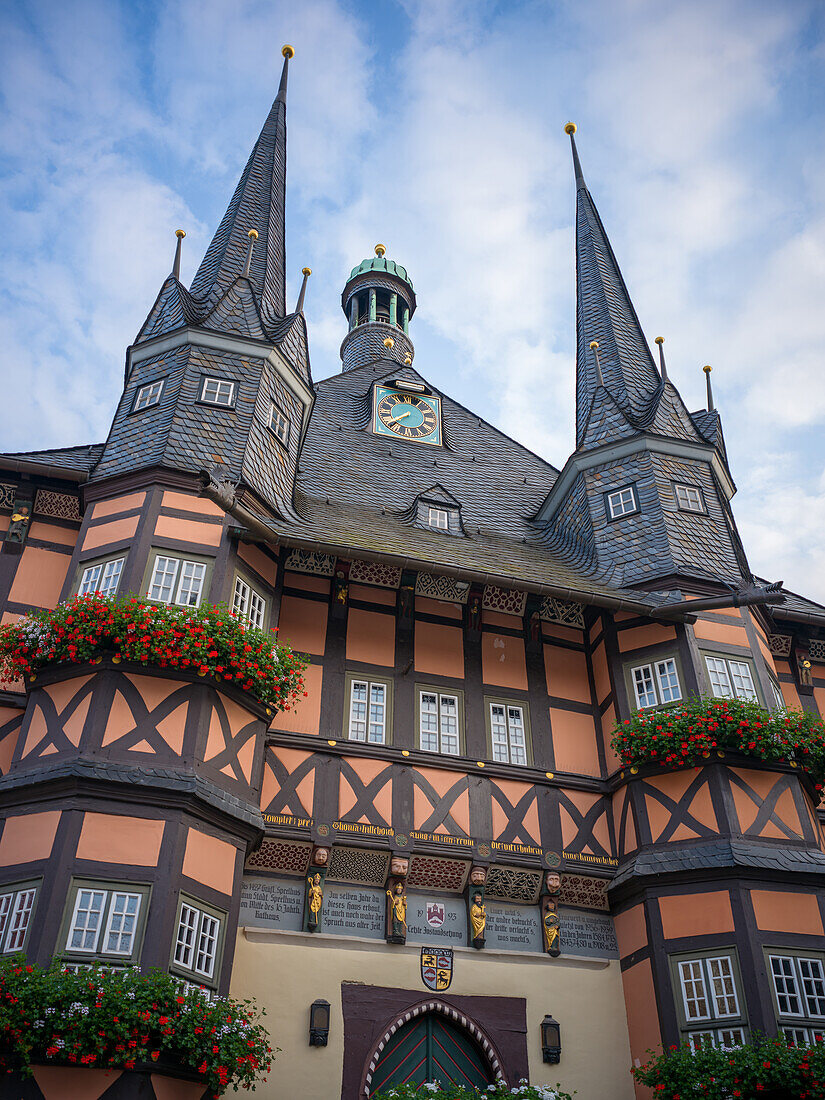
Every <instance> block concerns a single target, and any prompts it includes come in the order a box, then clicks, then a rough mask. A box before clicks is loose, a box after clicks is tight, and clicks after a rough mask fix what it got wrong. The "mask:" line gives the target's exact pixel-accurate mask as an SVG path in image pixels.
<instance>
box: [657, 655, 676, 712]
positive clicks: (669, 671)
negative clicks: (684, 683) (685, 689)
mask: <svg viewBox="0 0 825 1100" xmlns="http://www.w3.org/2000/svg"><path fill="white" fill-rule="evenodd" d="M656 676H657V678H658V680H659V697H660V698H661V700H662V702H663V703H672V702H673V701H674V700H675V699H681V698H682V690H681V688H680V687H679V673H678V672H677V671H676V662H675V661H674V659H673V658H672V657H668V659H667V660H666V661H657V662H656Z"/></svg>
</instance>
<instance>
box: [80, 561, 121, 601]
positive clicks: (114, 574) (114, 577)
mask: <svg viewBox="0 0 825 1100" xmlns="http://www.w3.org/2000/svg"><path fill="white" fill-rule="evenodd" d="M125 561H126V558H125V557H122V558H110V559H109V560H108V561H98V562H95V563H94V564H93V565H87V566H86V567H85V569H84V570H83V573H82V575H81V577H80V584H79V585H78V586H77V594H78V596H88V595H89V594H90V593H92V592H94V593H97V595H99V596H114V595H115V594H116V593H117V590H118V585H119V584H120V578H121V576H122V574H123V565H124V563H125Z"/></svg>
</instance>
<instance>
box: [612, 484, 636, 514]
mask: <svg viewBox="0 0 825 1100" xmlns="http://www.w3.org/2000/svg"><path fill="white" fill-rule="evenodd" d="M607 503H608V507H609V509H610V518H611V519H618V518H619V517H620V516H626V515H627V513H628V512H635V510H636V497H635V494H634V492H633V489H632V488H631V487H630V486H628V487H627V488H626V489H617V490H616V492H615V493H610V494H609V495H608V498H607Z"/></svg>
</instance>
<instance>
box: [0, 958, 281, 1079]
mask: <svg viewBox="0 0 825 1100" xmlns="http://www.w3.org/2000/svg"><path fill="white" fill-rule="evenodd" d="M259 1015H263V1011H261V1013H260V1014H259V1013H258V1010H257V1009H256V1007H255V1005H254V1004H253V1002H252V1001H243V1002H239V1001H234V1000H231V999H230V998H225V997H221V998H217V999H215V1000H214V1001H209V1000H208V999H207V997H206V996H205V994H204V993H203V992H202V991H201V990H196V989H189V990H186V991H184V990H183V989H182V987H181V983H180V981H179V980H177V979H175V978H173V977H172V976H171V975H169V974H165V973H163V972H162V971H159V970H156V971H152V972H151V973H149V974H141V972H140V971H139V970H138V968H137V967H131V968H130V969H128V970H119V971H107V970H102V969H100V968H99V967H96V966H95V967H90V968H88V969H85V968H84V969H82V970H80V971H79V972H78V973H73V972H72V971H70V970H66V969H65V968H64V966H63V964H61V963H60V962H59V961H58V960H55V961H54V962H53V963H52V965H51V966H50V967H49V968H48V969H44V968H43V967H40V966H30V965H27V964H26V962H25V960H24V959H23V958H22V956H18V957H16V958H11V959H5V960H3V962H2V963H0V1071H6V1072H10V1071H13V1070H18V1071H19V1072H21V1073H22V1074H23V1075H24V1076H30V1075H31V1064H32V1063H43V1064H46V1065H69V1066H93V1067H97V1068H101V1067H102V1068H109V1067H115V1068H122V1069H133V1068H134V1067H135V1065H136V1064H137V1063H149V1064H150V1065H151V1064H152V1063H155V1062H157V1061H158V1059H159V1058H161V1057H163V1059H164V1060H166V1059H169V1060H171V1061H173V1062H174V1063H176V1064H179V1065H180V1066H181V1068H182V1069H186V1070H189V1071H191V1072H194V1073H198V1074H200V1076H201V1079H202V1080H203V1085H204V1088H209V1089H210V1090H212V1091H213V1092H214V1095H215V1096H220V1095H222V1093H223V1092H225V1091H226V1089H227V1088H228V1087H229V1085H232V1087H233V1088H234V1089H235V1091H237V1089H238V1086H239V1085H240V1086H242V1087H243V1088H248V1089H249V1088H251V1089H254V1088H255V1085H256V1083H259V1082H262V1081H264V1080H265V1079H266V1075H267V1073H268V1072H269V1069H270V1064H271V1060H272V1054H273V1052H272V1048H271V1047H270V1045H269V1036H268V1034H267V1032H266V1029H265V1028H264V1026H263V1024H262V1023H261V1022H260V1019H259Z"/></svg>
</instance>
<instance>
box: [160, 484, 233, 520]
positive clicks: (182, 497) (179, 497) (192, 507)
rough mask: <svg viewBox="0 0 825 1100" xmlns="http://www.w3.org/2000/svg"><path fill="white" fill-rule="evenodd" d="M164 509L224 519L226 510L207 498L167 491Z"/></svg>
mask: <svg viewBox="0 0 825 1100" xmlns="http://www.w3.org/2000/svg"><path fill="white" fill-rule="evenodd" d="M161 506H162V507H163V508H174V509H176V511H178V512H198V513H200V515H202V516H220V517H221V519H223V516H224V514H225V513H224V510H223V508H220V507H219V506H218V505H217V504H215V503H214V502H213V501H211V500H208V499H207V498H206V497H197V496H193V495H192V494H191V493H173V492H171V491H170V490H165V491H164V494H163V501H162V505H161Z"/></svg>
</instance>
